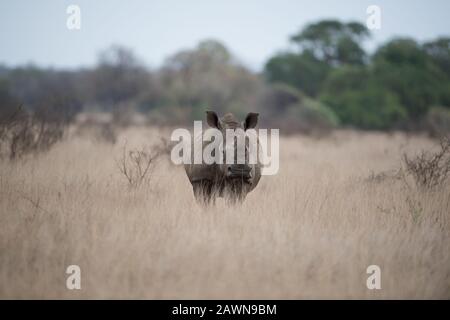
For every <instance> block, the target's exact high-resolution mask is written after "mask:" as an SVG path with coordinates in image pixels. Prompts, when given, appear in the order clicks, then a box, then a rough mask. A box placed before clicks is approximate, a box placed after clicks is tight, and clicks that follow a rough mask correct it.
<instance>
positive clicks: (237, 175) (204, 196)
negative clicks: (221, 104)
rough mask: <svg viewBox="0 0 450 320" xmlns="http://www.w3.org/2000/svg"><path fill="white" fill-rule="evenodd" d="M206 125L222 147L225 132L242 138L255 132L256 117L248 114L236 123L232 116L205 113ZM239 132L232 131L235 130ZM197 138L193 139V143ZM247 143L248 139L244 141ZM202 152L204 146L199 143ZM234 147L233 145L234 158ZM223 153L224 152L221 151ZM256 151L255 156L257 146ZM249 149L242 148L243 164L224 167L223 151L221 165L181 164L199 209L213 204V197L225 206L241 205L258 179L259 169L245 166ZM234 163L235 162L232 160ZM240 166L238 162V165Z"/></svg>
mask: <svg viewBox="0 0 450 320" xmlns="http://www.w3.org/2000/svg"><path fill="white" fill-rule="evenodd" d="M206 121H207V123H208V125H209V126H210V127H211V128H215V129H218V130H220V131H221V133H222V137H223V145H226V130H227V129H231V130H233V132H234V133H236V134H237V135H239V134H243V135H245V131H246V130H247V129H253V128H255V126H256V124H257V122H258V113H249V114H248V115H247V116H246V118H245V120H244V121H243V122H241V121H238V120H237V119H236V117H235V116H234V115H233V114H232V113H227V114H225V115H224V116H223V117H222V118H219V117H218V115H217V114H216V113H215V112H213V111H207V112H206ZM238 128H240V129H242V130H236V129H238ZM196 138H197V139H198V137H194V139H196ZM247 143H248V139H247ZM202 145H203V148H205V145H206V144H205V142H203V144H202ZM236 148H237V143H235V144H234V149H235V150H233V151H235V154H237V152H236ZM223 150H225V148H223ZM256 150H258V151H257V152H259V150H260V149H259V142H258V141H257V147H256ZM248 153H249V148H248V145H247V147H246V148H245V162H244V163H240V164H238V163H232V164H226V163H225V162H226V161H225V151H223V154H222V155H221V156H223V159H224V161H223V163H222V164H220V163H219V164H218V163H213V164H206V163H205V162H204V161H203V162H202V163H201V164H185V166H184V168H185V170H186V174H187V176H188V178H189V181H190V182H191V184H192V188H193V191H194V196H195V199H196V200H197V202H198V203H200V204H201V205H210V204H214V203H215V200H216V198H217V197H224V198H226V200H227V201H228V202H229V203H233V204H235V203H240V202H242V201H244V199H245V197H246V195H247V193H249V192H250V191H252V190H253V189H254V188H255V187H256V186H257V184H258V182H259V180H260V178H261V165H260V162H259V160H258V161H256V163H250V162H249V156H248ZM235 160H236V159H235ZM241 162H242V161H241Z"/></svg>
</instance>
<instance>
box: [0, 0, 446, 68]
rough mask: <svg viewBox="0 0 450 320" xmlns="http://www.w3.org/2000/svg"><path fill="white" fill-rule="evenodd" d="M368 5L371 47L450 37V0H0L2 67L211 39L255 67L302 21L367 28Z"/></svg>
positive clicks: (86, 60) (159, 59)
mask: <svg viewBox="0 0 450 320" xmlns="http://www.w3.org/2000/svg"><path fill="white" fill-rule="evenodd" d="M70 4H76V5H79V7H80V9H81V30H79V31H71V30H68V29H67V27H66V20H67V17H68V14H67V13H66V8H67V6H68V5H70ZM372 4H376V5H378V6H380V8H381V14H382V15H381V23H382V25H381V27H382V28H381V30H379V31H374V32H373V35H374V37H373V39H374V43H373V44H372V45H371V46H369V48H373V47H374V45H376V44H379V43H382V42H384V41H386V40H388V39H390V38H392V37H394V36H412V37H414V38H416V39H418V40H420V41H423V40H429V39H432V38H435V37H437V36H444V35H446V36H450V1H449V0H428V1H425V0H377V1H375V0H339V1H338V0H322V1H319V0H314V1H299V0H297V1H294V0H226V1H225V0H222V1H218V0H178V1H175V0H165V1H162V0H161V1H156V0H155V1H152V0H147V1H145V0H128V1H125V0H70V1H67V0H33V1H30V0H28V1H27V0H0V43H1V46H0V64H6V65H8V66H16V65H21V64H27V63H33V64H36V65H39V66H44V67H50V66H51V67H57V68H76V67H80V66H91V65H93V64H95V63H96V61H97V57H98V52H99V51H100V50H102V49H105V48H107V47H109V46H110V45H112V44H119V45H124V46H126V47H129V48H131V49H132V50H133V51H134V52H135V53H136V55H137V56H138V57H139V58H140V59H141V60H142V61H144V62H145V64H146V65H147V66H149V67H151V68H156V67H158V66H160V65H161V63H163V62H164V59H165V58H167V56H169V55H171V54H173V53H175V52H176V51H178V50H181V49H186V48H192V47H194V46H195V45H196V44H197V43H198V42H199V41H200V40H202V39H207V38H214V39H217V40H219V41H221V42H223V43H224V44H225V45H226V46H227V47H228V49H230V50H231V52H232V53H233V54H234V55H235V56H236V57H237V58H238V59H239V60H240V61H241V62H243V63H244V64H245V65H246V66H248V67H250V68H252V69H254V70H261V69H262V67H263V65H264V63H265V61H266V60H267V59H268V58H269V57H270V56H271V55H273V54H274V53H276V52H278V51H281V50H284V49H287V48H289V42H288V38H289V36H290V35H292V34H293V33H296V32H297V31H298V30H300V29H301V28H302V27H303V26H305V25H306V24H307V23H310V22H315V21H318V20H320V19H325V18H337V19H340V20H342V21H350V20H356V21H359V22H362V23H364V24H365V21H366V19H367V14H366V9H367V7H368V6H369V5H372Z"/></svg>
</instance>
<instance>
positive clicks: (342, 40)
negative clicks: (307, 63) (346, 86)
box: [291, 20, 370, 66]
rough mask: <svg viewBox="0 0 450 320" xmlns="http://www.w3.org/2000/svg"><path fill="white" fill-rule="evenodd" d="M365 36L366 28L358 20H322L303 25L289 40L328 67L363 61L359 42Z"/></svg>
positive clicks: (363, 57) (367, 34) (368, 35)
mask: <svg viewBox="0 0 450 320" xmlns="http://www.w3.org/2000/svg"><path fill="white" fill-rule="evenodd" d="M369 37H370V33H369V30H368V29H367V28H366V27H365V26H364V25H363V24H361V23H359V22H349V23H342V22H340V21H338V20H323V21H319V22H317V23H312V24H309V25H307V26H306V27H305V28H304V29H303V30H302V31H301V32H299V33H298V34H296V35H294V36H292V37H291V41H292V42H293V43H295V44H297V45H298V46H299V47H300V49H301V50H302V51H309V52H311V53H312V54H313V55H314V57H316V59H318V60H321V61H324V62H326V63H327V64H329V65H331V66H337V65H342V64H357V65H358V64H363V63H364V62H365V60H366V53H365V52H364V50H363V48H362V43H363V41H364V40H366V39H367V38H369Z"/></svg>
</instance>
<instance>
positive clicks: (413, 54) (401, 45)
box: [373, 38, 445, 121]
mask: <svg viewBox="0 0 450 320" xmlns="http://www.w3.org/2000/svg"><path fill="white" fill-rule="evenodd" d="M373 70H374V76H375V80H376V81H377V82H378V83H379V84H380V85H382V86H383V87H384V88H386V90H389V91H390V92H392V93H395V94H396V95H398V97H399V100H400V103H401V104H402V105H403V106H404V107H405V109H406V111H407V113H408V116H409V117H410V118H411V119H412V120H414V121H417V120H419V119H420V118H421V117H422V116H423V115H425V114H426V113H427V111H428V109H429V108H430V107H431V106H432V105H434V104H435V103H437V102H438V100H439V90H440V89H439V88H440V86H441V83H442V81H445V77H444V76H443V73H442V72H441V71H440V70H439V69H438V68H437V67H436V65H435V64H434V63H433V61H432V60H431V59H430V56H429V55H427V53H426V52H425V50H424V49H423V48H422V47H421V46H420V45H419V44H418V43H417V42H416V41H415V40H412V39H405V38H402V39H394V40H392V41H390V42H388V43H387V44H385V45H383V46H381V47H380V48H379V49H378V50H377V51H376V53H375V55H374V59H373Z"/></svg>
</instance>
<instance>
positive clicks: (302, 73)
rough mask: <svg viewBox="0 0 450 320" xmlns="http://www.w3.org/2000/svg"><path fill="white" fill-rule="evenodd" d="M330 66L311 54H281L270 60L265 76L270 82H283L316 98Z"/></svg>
mask: <svg viewBox="0 0 450 320" xmlns="http://www.w3.org/2000/svg"><path fill="white" fill-rule="evenodd" d="M329 69H330V68H329V66H328V65H327V64H326V63H325V62H323V61H320V60H318V59H316V57H315V56H314V55H312V54H311V52H309V51H307V52H303V53H301V54H296V53H281V54H278V55H276V56H274V57H272V58H270V59H269V61H268V62H267V64H266V66H265V75H266V78H267V79H268V80H269V81H270V82H282V83H286V84H289V85H291V86H293V87H295V88H299V89H301V90H302V91H303V92H305V93H306V94H308V95H310V96H313V97H314V96H316V95H317V94H318V93H319V91H320V87H321V85H322V83H323V81H324V80H325V78H326V76H327V74H328V71H329Z"/></svg>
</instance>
